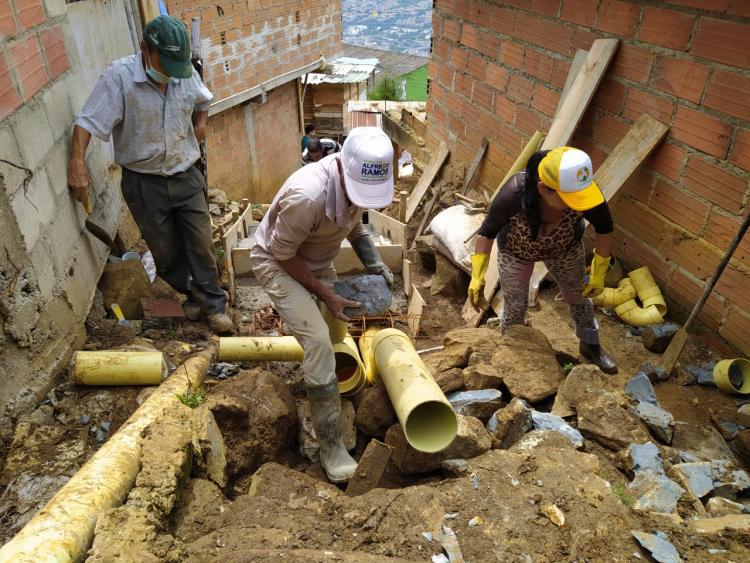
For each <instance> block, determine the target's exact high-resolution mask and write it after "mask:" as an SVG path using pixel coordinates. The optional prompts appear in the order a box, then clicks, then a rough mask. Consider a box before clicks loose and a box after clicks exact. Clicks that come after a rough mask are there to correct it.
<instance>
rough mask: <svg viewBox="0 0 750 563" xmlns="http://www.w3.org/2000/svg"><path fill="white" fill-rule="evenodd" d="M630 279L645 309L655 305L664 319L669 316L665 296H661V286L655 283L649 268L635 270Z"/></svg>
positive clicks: (630, 274)
mask: <svg viewBox="0 0 750 563" xmlns="http://www.w3.org/2000/svg"><path fill="white" fill-rule="evenodd" d="M628 277H629V278H630V281H631V282H632V283H633V287H634V288H635V292H636V294H637V295H638V299H640V301H641V303H642V304H643V308H644V309H648V308H649V307H651V306H652V305H653V306H654V307H656V308H657V309H658V311H659V315H661V316H662V317H663V316H664V315H666V314H667V304H666V302H665V301H664V296H663V295H662V294H661V289H659V286H658V285H656V281H654V277H653V276H652V275H651V271H650V270H649V269H648V266H643V267H642V268H638V269H637V270H633V271H632V272H630V273H629V274H628Z"/></svg>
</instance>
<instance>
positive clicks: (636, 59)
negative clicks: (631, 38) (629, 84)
mask: <svg viewBox="0 0 750 563" xmlns="http://www.w3.org/2000/svg"><path fill="white" fill-rule="evenodd" d="M653 65H654V55H653V54H652V53H651V52H649V51H646V50H645V49H641V48H639V47H633V46H632V45H628V44H621V45H620V47H619V48H618V49H617V52H616V53H615V56H614V59H613V60H612V63H611V64H610V66H609V70H610V71H611V72H612V73H613V74H615V75H616V76H620V77H622V78H627V79H628V80H632V81H633V82H640V83H641V84H646V82H647V81H648V77H649V76H650V75H651V68H652V67H653Z"/></svg>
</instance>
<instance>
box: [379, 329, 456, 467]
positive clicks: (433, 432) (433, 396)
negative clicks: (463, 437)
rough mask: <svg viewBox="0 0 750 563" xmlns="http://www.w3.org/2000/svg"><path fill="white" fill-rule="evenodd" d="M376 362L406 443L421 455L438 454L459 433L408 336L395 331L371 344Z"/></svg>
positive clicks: (382, 333) (381, 334)
mask: <svg viewBox="0 0 750 563" xmlns="http://www.w3.org/2000/svg"><path fill="white" fill-rule="evenodd" d="M372 348H373V351H374V355H375V362H376V364H377V366H378V370H379V371H380V377H381V378H382V379H383V382H384V383H385V388H386V391H388V396H389V397H390V399H391V403H392V404H393V408H394V409H395V410H396V416H398V420H399V422H400V423H401V428H402V430H403V432H404V436H406V440H407V441H408V442H409V444H411V446H412V447H413V448H414V449H415V450H418V451H420V452H426V453H434V452H439V451H442V450H444V449H445V448H447V447H448V446H450V445H451V443H452V442H453V440H454V439H455V437H456V433H457V432H458V420H457V419H456V413H455V412H454V411H453V407H451V404H450V403H449V402H448V399H446V397H445V395H444V394H443V392H442V391H441V390H440V387H438V384H437V383H435V380H434V379H433V378H432V374H431V373H430V370H429V369H428V368H427V366H426V365H425V363H424V362H423V361H422V358H420V357H419V355H418V354H417V351H416V350H415V349H414V346H413V345H412V343H411V340H410V339H409V337H408V336H407V335H406V334H404V333H403V332H401V331H400V330H398V329H395V328H386V329H384V330H381V331H379V332H378V333H377V334H376V335H375V337H374V338H373V341H372Z"/></svg>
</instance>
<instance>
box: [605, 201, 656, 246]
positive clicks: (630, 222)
mask: <svg viewBox="0 0 750 563" xmlns="http://www.w3.org/2000/svg"><path fill="white" fill-rule="evenodd" d="M612 215H613V217H614V220H615V222H616V223H617V224H618V225H620V226H622V227H623V228H624V229H626V230H628V231H630V232H631V233H632V234H633V235H634V236H636V237H638V238H639V239H640V240H641V241H643V242H644V243H646V244H647V245H649V246H652V247H658V246H659V241H660V240H661V235H662V232H663V231H664V227H665V225H666V222H665V221H664V217H662V216H661V215H659V214H658V213H655V212H654V211H652V210H651V209H649V207H648V206H647V205H644V204H642V203H639V202H638V201H636V200H634V199H632V198H630V197H627V196H623V197H620V198H618V199H617V203H616V204H615V205H614V206H613V209H612Z"/></svg>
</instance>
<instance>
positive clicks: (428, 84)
mask: <svg viewBox="0 0 750 563" xmlns="http://www.w3.org/2000/svg"><path fill="white" fill-rule="evenodd" d="M427 95H428V96H429V95H430V79H429V78H428V79H427Z"/></svg>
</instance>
